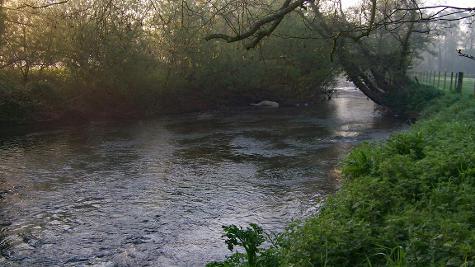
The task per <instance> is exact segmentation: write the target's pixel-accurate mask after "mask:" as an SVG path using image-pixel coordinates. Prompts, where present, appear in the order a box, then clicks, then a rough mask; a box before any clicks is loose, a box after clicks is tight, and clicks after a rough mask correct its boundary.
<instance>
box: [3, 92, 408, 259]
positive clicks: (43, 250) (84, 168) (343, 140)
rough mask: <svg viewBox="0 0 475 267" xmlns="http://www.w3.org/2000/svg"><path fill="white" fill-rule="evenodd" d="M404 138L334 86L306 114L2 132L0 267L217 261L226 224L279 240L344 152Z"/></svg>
mask: <svg viewBox="0 0 475 267" xmlns="http://www.w3.org/2000/svg"><path fill="white" fill-rule="evenodd" d="M402 127H404V126H403V123H401V122H398V121H395V120H394V119H391V118H389V117H384V116H382V115H381V114H380V112H378V111H377V110H376V109H375V105H374V104H373V103H372V102H370V101H369V100H367V98H366V97H364V96H362V95H361V94H360V93H359V92H357V91H356V90H355V89H354V88H352V87H342V86H340V88H339V93H338V96H337V97H335V98H334V99H333V100H331V101H329V102H322V103H321V104H320V105H319V106H312V107H304V108H280V109H248V110H244V111H240V112H233V113H227V114H213V113H209V114H193V115H184V116H171V117H166V118H162V119H157V120H147V121H138V122H127V123H121V124H117V123H94V124H89V125H86V126H80V127H64V128H61V129H57V128H56V129H54V130H42V131H37V132H34V133H29V134H18V133H17V132H14V133H12V130H11V129H2V130H1V131H0V189H1V195H0V223H1V226H3V227H4V230H5V232H4V236H5V241H7V243H8V244H9V246H8V247H6V248H3V257H0V265H6V266H90V265H91V266H202V265H204V264H205V263H206V262H208V261H211V260H220V259H223V258H224V257H225V256H226V255H228V254H229V251H227V249H226V247H225V245H224V242H223V239H222V238H221V235H222V229H221V226H222V225H227V224H239V225H246V224H248V223H251V222H254V223H258V224H260V225H262V226H263V227H264V228H265V229H266V230H268V231H272V232H279V231H282V230H283V229H284V227H285V226H286V225H287V224H288V223H289V222H291V221H292V220H293V219H298V218H302V217H304V216H308V215H309V214H312V213H314V212H316V210H317V209H318V207H319V205H320V204H321V201H322V199H323V198H324V197H325V196H327V195H328V194H330V193H332V192H334V191H335V190H336V189H337V187H338V181H336V180H335V176H332V175H329V173H330V172H331V170H332V169H334V168H335V166H336V164H337V162H338V161H339V159H341V158H342V157H344V156H345V155H346V154H347V153H348V151H349V150H350V149H351V147H353V146H354V145H355V144H356V143H358V142H361V141H362V140H369V139H379V138H385V137H386V136H388V135H389V134H390V133H391V132H393V131H394V130H397V129H401V128H402ZM1 136H3V137H1Z"/></svg>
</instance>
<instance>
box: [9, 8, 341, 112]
mask: <svg viewBox="0 0 475 267" xmlns="http://www.w3.org/2000/svg"><path fill="white" fill-rule="evenodd" d="M22 3H23V2H22ZM22 3H19V2H18V3H16V2H8V8H7V9H2V10H1V12H2V13H1V14H0V15H1V16H2V17H0V21H3V16H4V17H5V18H6V19H5V27H4V29H5V30H4V32H3V34H2V35H1V36H2V42H0V55H1V56H0V70H1V71H2V72H4V73H7V74H6V75H8V76H9V77H10V80H12V81H13V82H12V83H11V84H9V85H8V87H9V89H8V90H9V93H8V94H4V95H2V96H3V97H4V98H5V99H4V100H3V101H4V102H6V103H4V104H3V105H2V106H0V117H1V118H0V120H1V121H5V118H9V119H8V120H9V121H28V120H38V119H40V120H45V119H49V118H50V117H51V111H52V110H51V109H55V110H54V112H53V113H55V114H56V115H55V116H56V117H62V116H63V115H60V114H72V113H79V114H82V116H86V117H92V118H94V117H98V116H102V115H107V114H108V115H112V116H115V114H117V115H119V116H127V115H129V114H132V115H135V116H143V115H153V114H156V113H172V112H187V111H200V110H209V109H216V108H221V107H229V106H239V105H248V104H249V103H250V102H254V101H260V100H263V99H270V100H275V101H279V102H281V104H284V105H285V104H293V103H294V102H299V101H305V102H310V101H315V100H316V99H319V98H320V95H321V91H322V90H324V88H325V87H326V86H327V85H329V84H330V83H331V82H332V81H333V78H334V77H335V76H336V74H337V72H338V68H337V67H336V65H335V64H334V63H332V62H330V59H329V57H328V53H327V51H328V50H329V49H330V48H329V44H328V42H327V41H325V40H311V39H309V40H284V39H281V38H277V37H273V38H269V39H268V40H266V44H265V45H264V46H262V47H261V48H260V49H256V50H253V51H247V50H246V49H245V48H244V47H243V46H242V45H240V44H233V45H227V44H223V43H218V42H205V41H204V40H203V37H204V36H205V35H206V34H207V33H208V32H210V31H218V30H219V29H221V28H222V27H223V25H221V24H220V23H218V22H216V21H214V20H212V18H211V17H212V14H211V12H210V11H209V10H208V9H209V7H207V6H202V5H201V4H200V3H199V2H193V1H187V6H183V3H184V2H181V3H180V1H155V0H154V1H149V2H147V3H143V2H141V1H138V0H126V1H112V2H110V1H109V2H108V1H100V0H94V1H69V2H65V3H63V4H59V5H53V6H51V7H48V8H30V7H28V6H22ZM25 4H27V5H30V6H38V5H40V4H39V2H37V1H35V0H28V1H25ZM16 5H18V7H17V6H16ZM191 10H194V11H196V12H199V14H202V16H199V15H197V14H198V13H196V12H195V13H193V12H191ZM203 16H204V17H203ZM208 17H209V18H208ZM204 18H206V19H204ZM2 25H3V24H2ZM306 31H307V28H306V26H305V24H304V23H303V22H302V21H301V19H299V18H298V17H297V16H290V17H289V18H288V19H286V20H285V21H283V22H282V27H281V28H280V29H279V32H280V33H281V34H287V35H298V34H304V33H305V32H306ZM306 47H312V49H311V50H307V49H304V48H306ZM0 83H1V84H0V86H5V84H4V83H3V81H0ZM32 87H38V88H43V89H41V90H40V91H42V93H41V94H40V96H38V94H36V93H35V92H37V91H38V90H30V89H32ZM47 92H48V93H47ZM19 94H21V95H22V97H18V96H17V95H19ZM45 94H50V96H52V94H54V95H55V96H54V97H53V98H55V99H53V98H51V97H46V96H45ZM38 97H39V99H38ZM19 98H22V99H23V98H28V99H29V100H28V101H23V100H21V101H20V100H19ZM46 100H47V101H46ZM61 101H62V102H64V104H61V103H59V102H61ZM7 102H8V103H7ZM50 102H55V103H53V105H52V103H50ZM43 103H45V105H43ZM46 103H47V105H46ZM37 104H38V105H37ZM15 112H18V114H16V113H15ZM43 115H45V116H46V117H48V118H45V117H43Z"/></svg>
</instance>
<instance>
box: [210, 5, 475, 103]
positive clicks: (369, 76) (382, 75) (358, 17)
mask: <svg viewBox="0 0 475 267" xmlns="http://www.w3.org/2000/svg"><path fill="white" fill-rule="evenodd" d="M331 3H332V2H331V1H314V0H297V1H292V0H286V1H284V2H283V3H282V5H281V6H280V8H278V9H277V10H276V11H274V12H271V13H270V14H268V15H264V16H262V17H261V18H260V19H258V20H255V21H254V22H253V23H251V26H250V27H248V30H246V31H244V32H238V33H236V34H222V33H219V34H211V35H209V36H207V38H206V39H207V40H212V39H222V40H224V41H226V42H236V41H241V40H248V42H247V45H246V46H247V47H248V48H253V47H255V46H256V45H257V44H258V43H259V42H261V40H262V39H263V38H265V37H267V36H270V35H272V34H273V32H274V31H275V30H276V28H277V27H278V26H279V24H280V23H281V22H282V20H283V19H284V18H285V17H286V16H287V15H288V14H289V13H291V12H294V11H295V12H297V13H300V14H301V17H302V19H303V20H304V21H305V23H306V24H307V25H308V27H309V29H310V30H311V31H312V32H314V33H317V34H318V36H319V37H321V38H326V39H328V40H331V41H332V42H333V48H332V51H331V53H330V54H331V56H332V57H333V56H335V57H336V59H337V60H338V61H339V63H340V64H341V66H342V68H343V69H344V70H345V72H346V74H347V75H348V78H349V79H350V80H351V81H352V82H353V83H354V84H355V85H356V86H357V87H358V88H359V89H360V90H361V91H362V92H363V93H365V94H366V95H367V96H368V97H369V98H371V99H372V100H373V101H375V102H376V103H378V104H381V105H384V106H387V107H390V108H397V107H395V106H394V105H393V103H394V102H393V100H392V99H393V97H394V96H395V95H407V94H408V93H409V92H405V91H406V90H408V89H407V88H409V79H408V78H407V75H406V73H407V70H408V68H409V66H410V65H411V63H412V59H413V58H414V55H415V54H416V52H417V49H420V48H421V45H424V44H425V43H426V42H427V41H428V38H427V37H424V36H421V35H420V33H428V32H430V28H429V27H428V23H429V22H441V21H453V20H461V19H468V18H472V17H473V16H475V12H474V9H473V8H458V7H453V6H427V7H421V6H420V5H419V3H418V2H416V1H415V0H399V1H396V0H386V1H376V0H370V1H363V4H362V5H361V6H360V7H359V9H352V10H349V11H344V10H343V8H342V5H341V1H336V4H335V5H332V4H331ZM333 3H334V2H333ZM434 10H435V12H432V13H431V12H430V11H434ZM455 15H458V16H456V17H454V16H455ZM416 39H417V40H418V42H414V40H416Z"/></svg>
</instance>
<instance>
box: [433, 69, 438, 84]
mask: <svg viewBox="0 0 475 267" xmlns="http://www.w3.org/2000/svg"><path fill="white" fill-rule="evenodd" d="M436 73H437V72H435V71H434V77H432V86H434V87H435V74H436Z"/></svg>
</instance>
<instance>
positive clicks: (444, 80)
mask: <svg viewBox="0 0 475 267" xmlns="http://www.w3.org/2000/svg"><path fill="white" fill-rule="evenodd" d="M417 79H419V82H420V83H421V84H425V85H431V86H434V87H436V88H438V89H440V90H443V91H449V88H450V73H448V74H447V76H446V77H444V75H440V76H439V75H436V76H435V79H434V76H430V81H429V80H428V78H427V76H425V77H423V76H422V74H420V73H418V74H417ZM454 88H455V73H454V78H453V82H452V90H455V89H454ZM474 88H475V75H473V74H465V75H464V79H463V83H462V95H466V96H473V95H474V92H475V89H474Z"/></svg>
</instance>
